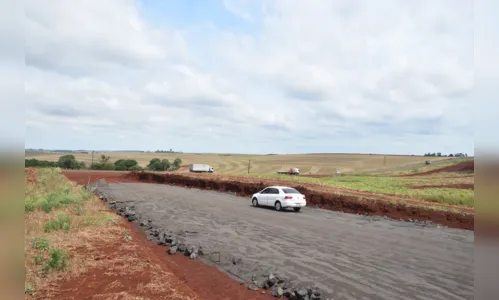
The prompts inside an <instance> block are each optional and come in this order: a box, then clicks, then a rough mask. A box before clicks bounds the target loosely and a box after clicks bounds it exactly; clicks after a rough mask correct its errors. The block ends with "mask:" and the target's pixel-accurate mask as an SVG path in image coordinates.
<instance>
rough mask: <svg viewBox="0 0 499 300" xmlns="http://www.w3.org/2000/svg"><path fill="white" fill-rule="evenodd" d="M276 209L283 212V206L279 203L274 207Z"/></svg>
mask: <svg viewBox="0 0 499 300" xmlns="http://www.w3.org/2000/svg"><path fill="white" fill-rule="evenodd" d="M274 207H275V210H277V211H281V210H282V205H281V202H279V201H277V202H276V203H275V205H274Z"/></svg>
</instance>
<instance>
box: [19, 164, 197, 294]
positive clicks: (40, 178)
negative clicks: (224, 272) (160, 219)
mask: <svg viewBox="0 0 499 300" xmlns="http://www.w3.org/2000/svg"><path fill="white" fill-rule="evenodd" d="M24 207H25V215H24V230H25V235H24V238H25V243H24V245H25V247H24V256H25V263H24V264H25V283H24V292H25V299H56V298H60V297H63V298H64V299H76V298H78V299H80V298H82V297H84V295H91V296H95V297H98V298H101V299H146V298H149V299H170V298H168V297H167V295H178V297H177V298H175V299H195V298H196V297H191V296H189V295H187V296H185V297H184V296H183V295H181V294H179V293H178V292H177V291H176V290H175V289H178V288H179V286H181V284H180V285H178V282H176V280H177V279H176V278H174V276H173V274H172V273H168V272H165V270H164V269H161V268H160V267H156V266H154V267H152V263H151V261H149V258H148V257H147V255H146V254H145V250H144V249H142V248H140V245H138V244H137V243H136V242H135V240H132V235H131V233H132V232H131V231H128V229H126V228H125V226H123V221H122V220H121V219H119V218H118V217H117V216H116V214H114V213H112V212H110V211H108V210H107V208H106V206H105V205H104V203H103V202H102V201H101V200H99V199H97V198H96V197H94V196H92V195H91V193H90V192H89V191H87V190H86V189H84V188H83V187H81V186H77V185H74V184H73V183H71V182H69V181H68V180H67V179H66V178H65V177H64V176H63V175H62V174H61V173H60V170H58V169H40V170H34V169H26V189H25V200H24ZM88 274H93V275H91V276H89V275H88ZM137 274H138V275H137ZM144 274H147V275H148V276H147V277H144ZM134 276H136V277H134ZM126 280H131V281H130V282H133V285H130V284H129V282H125V281H126ZM102 285H104V286H106V287H108V288H107V289H106V290H98V288H99V286H102ZM137 285H138V286H140V289H139V288H137ZM61 293H64V294H63V295H62V294H61ZM71 293H73V294H71Z"/></svg>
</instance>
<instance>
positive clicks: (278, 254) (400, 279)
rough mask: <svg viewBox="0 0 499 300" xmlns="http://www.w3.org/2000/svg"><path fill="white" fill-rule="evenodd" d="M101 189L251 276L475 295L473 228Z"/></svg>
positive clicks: (346, 291)
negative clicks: (281, 210) (470, 229)
mask: <svg viewBox="0 0 499 300" xmlns="http://www.w3.org/2000/svg"><path fill="white" fill-rule="evenodd" d="M98 190H99V192H101V193H104V194H106V195H109V196H111V197H112V198H114V199H115V200H116V201H120V202H124V203H125V204H126V205H127V206H134V210H135V211H136V212H137V214H138V215H139V216H140V217H141V219H151V221H152V223H153V224H154V225H155V226H157V227H159V228H164V229H165V230H169V231H172V232H174V233H176V234H177V235H178V236H179V237H181V238H182V239H183V241H184V242H185V243H186V244H193V245H201V246H202V247H203V249H204V252H205V255H204V256H203V257H202V258H201V259H203V260H205V262H207V263H209V264H216V265H217V266H218V267H219V268H221V269H222V270H224V271H225V272H227V273H228V274H229V275H232V276H234V277H237V278H242V279H244V280H246V281H248V282H249V281H251V280H252V276H253V275H256V276H257V279H258V280H260V279H259V278H263V277H258V276H260V275H268V274H269V273H273V274H278V275H280V276H283V277H285V278H286V279H288V280H289V281H290V282H291V283H292V284H293V285H297V286H304V287H306V286H314V287H317V288H319V289H321V290H322V291H323V292H324V294H325V295H327V296H329V297H332V298H333V299H336V300H338V299H435V300H439V299H442V300H444V299H445V300H447V299H472V298H473V292H474V285H473V284H474V272H473V263H474V259H473V253H474V251H473V242H474V234H473V232H472V231H467V230H459V229H449V228H443V227H437V226H421V225H420V224H419V225H418V224H413V223H409V222H399V221H391V220H387V219H385V218H381V217H368V216H358V215H352V214H345V213H340V212H333V211H327V210H322V209H313V208H305V209H304V210H303V211H302V212H301V213H294V212H281V213H280V212H276V211H274V210H271V209H265V208H254V207H251V205H250V201H249V199H245V198H242V197H236V196H232V195H229V194H223V193H218V192H213V191H202V190H196V189H185V188H180V187H175V186H169V185H164V184H147V183H120V184H113V183H110V184H106V185H101V186H99V187H98ZM219 254H220V255H219ZM219 258H220V262H218V259H219Z"/></svg>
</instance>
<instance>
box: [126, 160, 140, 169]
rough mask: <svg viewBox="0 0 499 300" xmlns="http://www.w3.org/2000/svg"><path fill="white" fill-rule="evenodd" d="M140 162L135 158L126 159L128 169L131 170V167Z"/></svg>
mask: <svg viewBox="0 0 499 300" xmlns="http://www.w3.org/2000/svg"><path fill="white" fill-rule="evenodd" d="M138 164H139V163H138V162H137V161H136V160H135V159H127V160H126V161H125V166H126V168H127V170H130V168H131V167H133V166H137V165H138Z"/></svg>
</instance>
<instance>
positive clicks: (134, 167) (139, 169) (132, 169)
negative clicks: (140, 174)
mask: <svg viewBox="0 0 499 300" xmlns="http://www.w3.org/2000/svg"><path fill="white" fill-rule="evenodd" d="M128 170H129V171H142V168H141V167H140V166H139V165H135V166H132V167H130V168H129V169H128Z"/></svg>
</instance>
